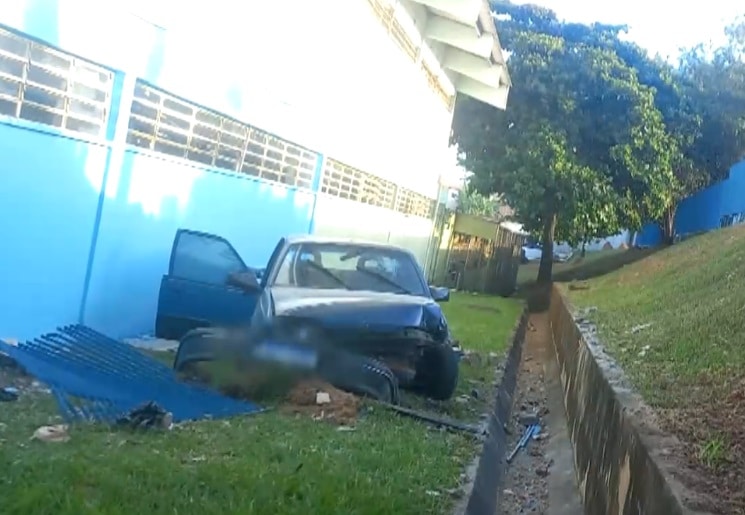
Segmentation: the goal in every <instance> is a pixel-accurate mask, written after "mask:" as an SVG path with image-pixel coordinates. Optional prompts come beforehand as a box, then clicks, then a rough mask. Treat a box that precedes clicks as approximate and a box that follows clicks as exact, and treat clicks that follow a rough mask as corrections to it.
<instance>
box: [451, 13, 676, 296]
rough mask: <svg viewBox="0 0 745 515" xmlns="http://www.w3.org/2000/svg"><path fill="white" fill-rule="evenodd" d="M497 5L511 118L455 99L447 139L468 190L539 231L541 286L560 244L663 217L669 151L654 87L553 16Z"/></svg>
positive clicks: (671, 179) (669, 173)
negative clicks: (491, 197)
mask: <svg viewBox="0 0 745 515" xmlns="http://www.w3.org/2000/svg"><path fill="white" fill-rule="evenodd" d="M493 7H494V8H495V9H496V11H497V12H498V13H500V14H506V15H508V18H507V19H506V20H503V21H501V22H500V39H501V41H502V44H503V46H504V47H505V49H506V50H508V51H509V52H510V55H511V57H510V72H511V74H512V76H513V82H514V83H515V84H516V86H515V87H514V88H513V90H512V92H511V93H510V95H511V96H510V103H509V106H508V109H507V110H506V111H499V110H496V109H493V108H491V107H488V106H485V105H484V104H481V103H479V102H477V101H475V100H472V99H468V98H459V100H458V103H457V105H456V110H455V116H454V121H453V134H452V139H453V142H454V143H456V144H457V145H458V148H459V150H460V152H461V155H462V156H463V163H462V164H463V165H464V166H465V167H466V168H467V169H469V170H471V171H472V172H474V177H473V178H472V183H473V185H474V186H475V187H476V188H477V189H478V190H479V191H481V192H482V193H485V194H489V193H492V192H499V193H501V194H503V195H504V197H505V200H506V201H507V203H508V204H509V205H510V206H511V207H512V208H513V209H514V210H515V214H516V216H517V218H518V220H519V221H520V222H521V223H523V225H524V226H525V227H526V229H528V230H529V231H531V232H540V233H541V235H542V242H543V256H542V259H541V265H540V268H539V273H538V280H539V282H548V281H550V280H551V271H552V262H553V243H554V240H555V238H557V237H558V238H560V239H566V240H569V241H575V242H576V241H579V240H580V239H585V240H586V239H589V238H591V237H594V236H600V235H603V234H608V233H611V232H615V231H616V230H617V229H618V227H619V223H621V222H624V223H626V224H627V225H629V226H630V227H636V226H640V225H641V222H642V221H643V219H644V217H647V216H660V215H661V214H662V207H661V206H660V205H659V203H658V202H657V200H658V197H661V196H663V194H662V190H664V189H665V188H668V187H669V186H670V183H672V182H674V174H673V173H672V171H671V163H672V157H671V154H672V153H674V150H673V149H672V148H670V143H671V141H670V138H669V137H668V134H667V133H666V130H665V126H664V123H663V119H662V116H661V115H660V113H659V112H658V111H657V110H656V108H655V104H654V90H653V89H652V88H650V87H649V86H645V85H644V84H642V83H641V82H640V81H639V79H638V76H637V74H636V72H635V70H634V69H633V68H631V67H630V66H628V65H627V64H626V63H625V62H624V61H623V60H622V59H620V58H619V56H618V55H617V54H616V53H615V52H613V51H612V50H611V49H610V48H607V47H604V46H601V45H593V44H588V43H585V42H582V41H572V42H571V43H570V42H568V41H567V39H566V38H565V37H563V36H562V35H561V32H560V31H559V32H557V31H555V30H554V29H555V27H556V26H561V25H562V24H561V23H560V22H558V21H557V20H556V16H555V15H554V14H553V12H551V11H549V10H547V9H544V8H541V7H536V6H525V5H523V6H514V5H511V4H499V5H495V6H493ZM547 27H548V28H550V29H551V30H548V29H546V28H547ZM575 39H576V38H575Z"/></svg>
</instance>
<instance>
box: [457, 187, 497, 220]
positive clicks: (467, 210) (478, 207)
mask: <svg viewBox="0 0 745 515" xmlns="http://www.w3.org/2000/svg"><path fill="white" fill-rule="evenodd" d="M458 212H459V213H463V214H466V215H479V216H485V217H487V218H494V219H497V218H499V201H497V200H495V199H494V198H492V196H491V195H484V194H482V193H480V192H479V191H478V190H476V189H475V188H474V187H472V186H470V185H469V186H467V187H466V188H465V189H464V190H463V191H461V192H460V194H459V195H458Z"/></svg>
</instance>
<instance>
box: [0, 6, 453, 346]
mask: <svg viewBox="0 0 745 515" xmlns="http://www.w3.org/2000/svg"><path fill="white" fill-rule="evenodd" d="M137 1H140V4H138V5H139V10H140V11H141V12H142V13H143V14H144V15H146V16H147V15H149V14H150V12H151V10H152V9H155V10H157V9H158V7H162V6H158V5H149V4H147V3H146V2H143V1H142V0H137ZM137 1H135V2H134V4H137ZM156 4H157V2H156ZM226 5H229V4H227V3H226ZM136 7H137V6H132V5H129V3H124V2H119V1H111V2H96V1H95V0H15V1H13V2H0V26H1V27H3V28H9V29H11V30H17V31H19V32H21V33H23V34H24V35H26V36H29V37H31V38H35V39H37V40H39V41H40V42H42V43H45V44H48V45H51V46H53V47H57V48H59V49H61V50H63V51H65V52H69V53H71V54H73V55H76V56H79V57H81V58H83V59H86V60H90V61H92V62H95V63H98V64H100V65H102V66H106V67H108V68H109V70H111V71H112V72H113V73H114V74H115V84H114V88H113V92H112V98H111V102H110V105H109V106H108V107H109V110H110V113H111V115H110V120H109V124H108V127H107V130H106V134H105V136H103V137H101V138H96V139H93V140H87V139H85V138H83V137H80V136H76V135H74V134H69V133H66V132H64V131H61V130H57V129H54V128H50V127H46V126H40V125H38V124H34V123H28V122H24V121H19V120H16V119H14V118H10V117H6V116H2V115H0V237H2V240H0V241H2V242H3V246H2V251H1V252H0V338H2V337H11V338H19V339H25V338H29V337H33V336H36V335H38V334H40V333H42V332H46V331H50V330H53V329H54V328H55V327H56V326H59V325H63V324H69V323H75V322H83V323H86V324H88V325H91V326H92V327H94V328H96V329H99V330H101V331H103V332H105V333H107V334H109V335H112V336H115V337H123V336H133V335H137V334H143V333H150V332H152V330H153V326H154V319H155V310H156V304H157V297H158V289H159V286H160V280H161V277H162V275H163V274H164V273H165V272H166V270H167V266H168V261H169V257H170V250H171V243H172V240H173V237H174V235H175V232H176V230H177V229H178V228H182V227H183V228H189V229H196V230H202V231H207V232H213V233H217V234H220V235H222V236H224V237H226V238H228V239H229V240H230V241H231V242H232V243H233V245H235V247H236V248H237V249H238V251H239V252H240V253H241V254H242V256H243V258H244V259H245V260H246V262H247V263H249V264H253V265H262V264H264V263H265V262H266V259H267V258H268V257H269V254H270V252H271V250H272V249H273V248H274V245H275V243H276V242H277V240H278V239H279V238H280V237H281V236H282V235H284V234H288V233H306V232H313V231H315V230H319V231H322V230H328V228H329V226H330V225H333V224H336V223H337V222H341V221H344V219H345V218H346V217H347V215H349V211H348V210H342V209H339V210H336V211H334V212H333V215H332V216H330V217H328V216H327V217H326V218H325V219H324V218H323V217H319V220H320V224H319V227H316V226H315V223H314V215H315V212H316V208H317V207H318V198H317V197H318V189H319V177H320V173H321V166H320V164H321V163H322V162H323V156H322V155H321V154H320V153H316V152H313V154H315V155H316V158H317V164H318V166H317V167H316V171H315V177H314V180H313V183H312V184H313V186H312V187H311V188H310V189H307V190H302V189H296V188H288V187H285V186H283V185H279V184H276V183H269V182H262V181H260V180H257V179H255V178H252V177H248V176H245V175H240V174H236V173H231V172H224V171H220V170H215V169H208V168H205V167H199V166H195V165H194V164H190V163H187V162H185V161H183V160H177V159H169V158H168V157H166V156H164V155H162V154H155V153H150V152H149V151H142V150H138V149H135V148H134V147H130V146H128V145H127V144H126V135H127V128H128V121H129V117H130V107H131V103H132V96H133V91H134V87H135V81H136V79H142V80H145V81H147V82H148V83H150V84H151V85H152V86H155V87H157V88H161V89H163V90H166V91H168V92H170V93H172V94H174V95H178V96H179V97H182V98H184V99H186V100H187V101H189V102H192V103H194V104H198V105H201V106H204V107H206V108H209V109H212V110H215V111H217V112H220V113H223V114H225V115H226V116H229V117H232V118H234V119H237V120H242V121H244V122H247V123H252V122H253V123H256V124H257V125H259V126H260V127H261V128H262V129H265V130H268V131H276V132H281V134H280V136H282V137H285V138H287V139H290V140H296V141H302V142H303V144H304V145H306V146H307V145H311V146H313V147H314V148H328V146H327V145H329V141H330V138H329V137H328V135H327V136H322V135H319V134H321V133H324V131H322V130H319V129H318V128H319V127H326V129H328V127H330V126H336V125H339V124H335V123H332V122H333V120H331V119H329V117H328V113H323V116H321V115H313V116H310V115H307V113H306V114H298V113H300V111H293V112H290V110H287V109H284V110H283V109H280V108H278V105H279V104H278V103H277V99H273V100H268V99H267V98H265V97H262V96H261V95H259V94H257V93H256V92H257V88H256V83H257V82H260V81H257V80H256V74H261V73H263V72H262V70H261V69H259V68H260V67H258V65H256V63H253V65H252V64H251V63H243V62H242V61H240V60H238V61H236V57H235V55H234V53H233V52H229V51H226V48H229V44H232V43H233V42H231V41H228V40H229V39H230V38H229V37H228V35H226V34H223V33H222V32H220V34H216V35H215V38H207V39H206V40H205V39H204V38H195V37H194V35H193V33H192V32H190V31H185V30H183V29H181V30H170V29H169V30H166V29H165V28H163V27H160V26H158V25H156V24H154V23H152V22H151V21H146V20H144V19H143V18H141V17H139V16H135V15H133V14H132V13H131V12H129V11H130V10H132V9H136ZM151 8H152V9H151ZM197 10H198V9H197ZM360 12H362V11H360ZM193 14H194V13H193V12H192V15H193ZM112 19H113V20H115V22H114V23H112ZM237 24H240V22H236V23H234V25H237ZM373 27H374V29H375V31H378V29H379V27H378V25H377V24H375V25H374V26H373ZM233 28H234V29H235V28H236V27H235V26H234V27H233ZM238 28H240V27H238ZM213 29H214V27H213ZM376 33H377V32H376ZM218 36H219V37H218ZM220 38H222V39H220ZM226 38H227V39H226ZM381 39H383V40H384V38H383V36H382V35H381ZM252 48H253V47H252ZM391 48H392V47H391ZM396 52H397V50H396ZM381 62H382V61H381ZM244 64H245V66H244ZM407 66H408V65H407ZM366 68H367V67H366ZM316 71H317V70H315V69H314V70H313V73H314V74H315V73H316ZM313 77H314V76H309V79H312V78H313ZM357 80H361V79H359V77H357ZM397 88H398V86H396V89H397ZM346 89H349V88H346ZM399 96H400V95H399ZM397 98H398V97H397ZM399 100H400V101H401V102H403V101H404V100H405V99H404V100H401V99H400V98H399ZM422 106H425V107H426V102H425V103H423V104H422ZM422 106H420V107H422ZM326 107H328V106H326ZM425 107H422V109H425ZM425 111H426V109H425ZM320 112H323V110H320ZM319 117H322V118H323V119H322V120H320V121H319ZM448 120H449V118H448ZM385 123H388V122H387V119H386V121H385ZM341 125H342V126H345V125H344V124H341ZM431 125H433V127H434V125H435V124H431ZM277 127H281V131H280V130H279V129H277ZM326 132H328V130H327V131H326ZM344 132H347V133H348V132H349V131H348V130H346V131H344ZM331 133H333V131H332V132H331ZM331 133H330V134H331ZM333 134H335V133H333ZM348 137H349V138H350V140H349V142H346V143H344V144H345V145H347V143H348V145H347V146H349V145H351V146H353V147H354V146H355V145H357V146H359V147H361V148H364V147H365V146H366V145H362V144H360V143H359V142H358V141H356V140H355V139H354V137H353V136H348ZM337 139H338V138H337ZM394 139H395V138H394ZM344 141H346V140H344ZM342 146H343V145H342ZM336 147H338V145H337V146H336ZM336 147H332V148H336ZM358 150H359V149H358ZM353 154H354V152H353ZM368 154H371V155H374V156H376V159H380V160H383V159H388V158H387V157H380V155H379V153H378V152H368ZM410 154H411V155H409V156H408V157H409V158H415V157H416V155H415V154H416V153H414V152H412V153H410ZM432 155H434V154H432ZM420 157H421V156H420ZM399 165H400V166H404V165H401V163H399ZM404 168H405V166H404ZM413 168H416V167H413ZM419 168H421V169H423V170H429V168H428V167H426V166H424V167H419ZM413 171H414V170H413V169H412V172H413ZM409 175H410V174H409ZM409 179H411V177H409ZM419 182H422V181H419ZM326 204H330V202H327V203H326ZM321 207H323V202H321ZM356 207H359V206H356ZM356 207H351V209H356ZM319 211H323V209H320V210H319ZM324 212H329V210H328V209H326V211H324ZM392 213H393V212H392ZM393 215H395V216H398V217H399V218H401V217H404V218H406V219H407V221H410V222H411V223H410V224H408V225H411V226H412V227H414V226H416V227H415V228H416V229H417V230H416V231H414V229H412V227H409V226H408V225H407V226H406V227H403V225H405V224H394V226H395V227H392V228H390V229H387V231H389V233H390V232H391V231H393V232H395V231H399V232H400V234H398V233H396V234H394V236H396V235H397V236H398V237H399V239H402V238H403V239H405V240H406V242H405V243H411V242H413V241H414V239H416V238H419V239H420V240H422V241H424V242H425V243H426V241H428V240H427V238H428V237H429V236H430V232H431V230H430V229H429V227H430V226H429V225H427V226H426V227H424V222H427V223H430V221H428V220H426V219H423V218H418V217H409V218H412V220H408V218H407V217H406V216H405V215H402V214H400V213H393ZM399 215H400V216H399ZM414 218H416V219H414ZM329 220H331V221H330V222H329ZM331 222H333V224H332V223H331ZM420 222H421V223H420ZM420 225H422V227H424V229H421V230H420V228H419V226H420ZM430 225H431V223H430ZM425 229H426V230H425ZM350 230H351V231H353V232H355V233H356V232H358V230H359V227H358V226H357V225H355V224H352V228H351V229H350ZM414 233H416V234H414ZM420 233H421V234H420ZM389 238H391V236H390V234H389ZM417 241H418V240H417ZM399 243H403V242H401V241H400V242H399ZM412 245H415V246H421V245H420V244H419V243H412ZM423 248H425V250H426V247H423Z"/></svg>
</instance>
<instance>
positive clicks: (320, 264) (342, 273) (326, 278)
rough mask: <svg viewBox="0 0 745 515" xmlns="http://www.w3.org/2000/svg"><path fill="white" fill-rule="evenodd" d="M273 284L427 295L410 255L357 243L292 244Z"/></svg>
mask: <svg viewBox="0 0 745 515" xmlns="http://www.w3.org/2000/svg"><path fill="white" fill-rule="evenodd" d="M272 284H273V285H275V286H297V287H301V288H318V289H329V288H335V289H345V290H353V291H376V292H387V293H401V294H407V295H418V296H427V295H428V290H427V289H426V285H425V283H424V280H423V279H422V275H421V270H420V269H419V265H418V264H417V263H416V261H415V260H414V258H413V257H412V256H411V255H410V254H408V253H407V252H403V251H401V250H397V249H394V248H386V247H375V246H371V245H369V246H368V245H359V244H354V243H315V242H303V243H296V244H292V245H290V247H289V248H288V250H287V253H286V254H285V256H284V258H283V259H282V262H281V263H280V265H279V271H278V273H277V276H276V277H275V278H274V281H273V282H272Z"/></svg>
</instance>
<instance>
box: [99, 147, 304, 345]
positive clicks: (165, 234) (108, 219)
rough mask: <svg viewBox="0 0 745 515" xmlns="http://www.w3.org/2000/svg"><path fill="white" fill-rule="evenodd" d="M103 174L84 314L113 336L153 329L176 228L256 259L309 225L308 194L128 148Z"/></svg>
mask: <svg viewBox="0 0 745 515" xmlns="http://www.w3.org/2000/svg"><path fill="white" fill-rule="evenodd" d="M108 179H109V180H108V184H107V186H108V187H107V191H106V200H105V203H104V206H103V211H102V215H101V224H100V232H99V237H98V242H97V245H96V250H95V259H94V261H93V268H92V272H91V279H90V286H89V290H88V297H87V301H86V306H85V314H84V320H85V322H86V324H88V325H90V326H92V327H93V328H96V329H99V330H101V331H105V332H106V333H107V334H111V335H115V336H128V335H132V333H133V332H140V333H146V332H149V331H152V329H153V326H154V323H155V311H156V307H157V299H158V289H159V287H160V280H161V277H162V276H163V274H165V273H166V272H167V268H168V260H169V257H170V252H171V243H172V242H173V237H174V236H175V234H176V230H177V229H178V228H181V227H183V228H189V229H194V230H200V231H205V232H212V233H216V234H219V235H221V236H223V237H225V238H227V239H228V240H229V241H230V242H231V243H232V244H233V245H234V246H235V247H236V250H238V252H239V253H240V254H241V255H242V256H243V259H244V260H245V261H246V262H247V263H248V264H249V265H255V266H259V265H264V264H265V263H266V261H267V259H268V257H269V255H270V254H271V251H272V250H273V249H274V246H275V244H276V243H277V241H278V240H279V238H280V237H281V236H282V235H284V234H293V233H305V232H307V231H308V228H309V226H310V220H311V216H312V206H313V198H314V195H313V193H311V192H307V191H298V190H292V189H288V188H285V187H283V186H281V185H272V184H268V183H265V182H260V181H258V180H254V179H251V178H248V177H242V176H238V175H237V174H229V173H220V172H216V171H210V170H207V169H204V168H197V167H191V166H189V165H188V164H184V163H180V162H173V161H168V160H164V159H162V158H160V157H156V156H151V155H143V154H141V153H136V152H132V151H127V152H126V153H125V154H124V156H123V161H122V164H121V167H119V168H118V170H112V171H111V172H110V175H109V178H108ZM122 299H132V300H135V299H136V301H134V302H126V301H125V302H122Z"/></svg>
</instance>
